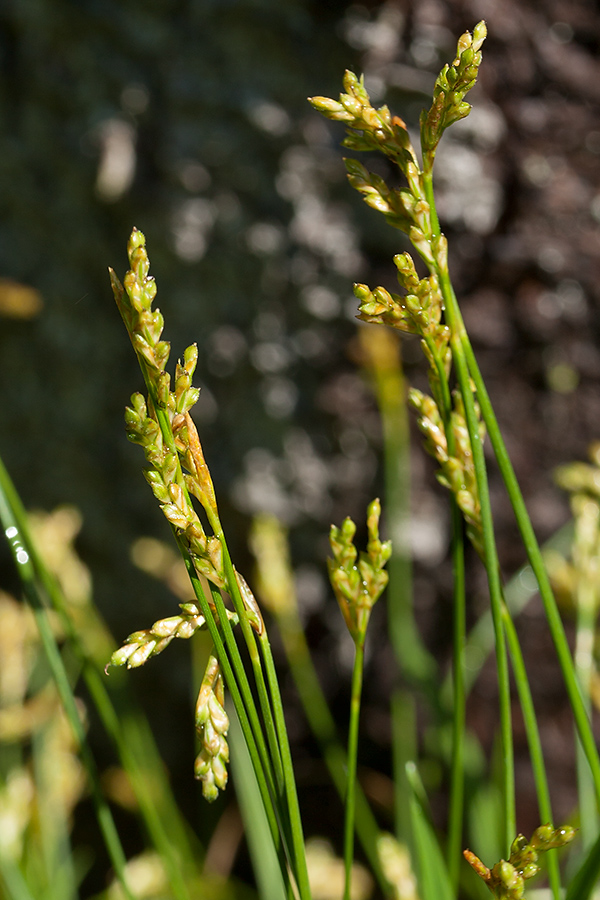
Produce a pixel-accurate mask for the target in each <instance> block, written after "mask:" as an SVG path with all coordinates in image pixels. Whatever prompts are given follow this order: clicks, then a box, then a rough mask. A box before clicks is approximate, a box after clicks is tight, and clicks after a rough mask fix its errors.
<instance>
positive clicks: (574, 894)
mask: <svg viewBox="0 0 600 900" xmlns="http://www.w3.org/2000/svg"><path fill="white" fill-rule="evenodd" d="M599 882H600V837H598V839H597V840H596V843H595V844H594V845H593V846H592V847H591V848H590V851H589V853H588V854H587V856H586V858H585V860H584V862H583V863H582V865H581V866H580V867H579V870H578V871H577V874H576V875H575V876H574V878H573V879H572V880H571V882H570V884H569V885H568V887H567V893H566V895H565V900H589V898H590V897H591V896H592V893H593V891H594V890H595V889H596V888H597V887H598V883H599Z"/></svg>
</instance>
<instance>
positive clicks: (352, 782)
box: [344, 638, 364, 900]
mask: <svg viewBox="0 0 600 900" xmlns="http://www.w3.org/2000/svg"><path fill="white" fill-rule="evenodd" d="M355 646H356V653H355V657H354V670H353V672H352V694H351V697H350V727H349V732H348V776H347V781H346V818H345V824H344V867H345V873H346V877H345V883H344V900H350V892H351V886H352V863H353V860H354V818H355V815H356V763H357V756H358V724H359V719H360V698H361V693H362V680H363V668H364V638H363V639H362V641H357V642H356V644H355Z"/></svg>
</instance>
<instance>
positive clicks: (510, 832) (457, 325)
mask: <svg viewBox="0 0 600 900" xmlns="http://www.w3.org/2000/svg"><path fill="white" fill-rule="evenodd" d="M423 185H424V189H425V194H426V197H427V200H428V202H429V205H430V210H431V221H432V230H433V235H434V237H439V235H440V228H439V222H438V218H437V213H436V209H435V199H434V194H433V182H432V178H431V171H429V172H425V173H423ZM436 269H437V272H436V274H437V276H438V280H439V284H440V289H441V292H442V296H443V298H444V305H445V310H446V321H447V323H448V326H449V328H450V332H451V337H450V347H451V350H452V360H453V362H454V367H455V370H456V377H457V380H458V384H459V387H460V392H461V395H462V399H463V404H464V408H465V419H466V423H467V428H468V431H469V437H470V441H471V449H472V453H473V464H474V467H475V476H476V480H477V490H478V494H479V503H480V507H481V520H482V529H483V549H484V564H485V568H486V572H487V577H488V584H489V589H490V601H491V608H492V618H493V621H494V635H495V642H496V668H497V673H498V692H499V705H500V735H501V744H502V772H503V775H502V781H503V800H504V834H505V840H506V849H507V852H508V848H509V847H510V843H511V841H512V840H513V837H514V835H515V834H516V809H515V780H514V759H513V740H512V721H511V701H510V681H509V674H508V659H507V653H506V642H505V636H504V629H503V626H502V586H501V582H500V573H499V568H498V556H497V552H496V541H495V537H494V521H493V517H492V509H491V503H490V496H489V487H488V480H487V469H486V464H485V457H484V454H483V445H482V442H481V438H480V435H479V422H478V419H477V414H476V411H475V401H474V399H473V392H472V390H471V383H470V379H469V370H468V367H467V359H466V356H465V351H464V347H463V340H462V337H463V334H464V333H465V331H464V324H463V322H462V317H461V315H460V310H459V308H458V303H457V300H456V296H455V294H454V290H453V288H452V284H451V282H450V276H449V273H448V269H447V266H445V265H444V266H442V265H437V266H436Z"/></svg>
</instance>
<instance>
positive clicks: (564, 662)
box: [463, 331, 600, 806]
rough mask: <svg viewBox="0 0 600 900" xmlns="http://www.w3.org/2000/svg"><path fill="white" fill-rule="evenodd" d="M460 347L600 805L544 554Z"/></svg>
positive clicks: (583, 713)
mask: <svg viewBox="0 0 600 900" xmlns="http://www.w3.org/2000/svg"><path fill="white" fill-rule="evenodd" d="M463 348H464V353H465V357H466V359H467V362H468V365H469V374H470V375H471V377H472V379H473V382H474V383H475V387H476V390H477V398H478V401H479V405H480V407H481V415H482V418H483V421H484V422H485V425H486V428H487V433H488V435H489V438H490V443H491V445H492V448H493V450H494V454H495V457H496V461H497V463H498V468H499V469H500V472H501V474H502V479H503V481H504V484H505V485H506V490H507V493H508V496H509V498H510V502H511V505H512V508H513V512H514V514H515V519H516V521H517V525H518V527H519V531H520V533H521V538H522V540H523V546H524V547H525V551H526V553H527V558H528V560H529V563H530V565H531V568H532V569H533V573H534V575H535V578H536V581H537V583H538V586H539V589H540V597H541V600H542V603H543V606H544V611H545V613H546V619H547V621H548V627H549V629H550V634H551V636H552V640H553V643H554V647H555V649H556V655H557V657H558V661H559V664H560V667H561V671H562V675H563V679H564V682H565V687H566V689H567V694H568V696H569V703H570V705H571V709H572V710H573V717H574V719H575V725H576V728H577V733H578V735H579V738H580V740H581V744H582V747H583V750H584V753H585V756H586V759H587V761H588V765H589V767H590V772H591V775H592V779H593V783H594V793H595V795H596V803H597V805H598V806H600V756H599V754H598V748H597V746H596V741H595V738H594V734H593V731H592V726H591V722H590V717H589V715H588V713H587V709H586V704H585V699H584V697H583V696H582V693H581V687H580V685H579V682H578V679H577V674H576V672H575V666H574V663H573V658H572V656H571V651H570V648H569V644H568V641H567V637H566V634H565V629H564V626H563V623H562V620H561V618H560V613H559V611H558V606H557V604H556V599H555V597H554V594H553V592H552V587H551V585H550V579H549V577H548V572H547V570H546V566H545V563H544V559H543V555H542V552H541V550H540V546H539V544H538V541H537V538H536V535H535V532H534V530H533V526H532V524H531V519H530V518H529V513H528V512H527V507H526V506H525V501H524V499H523V494H522V492H521V488H520V486H519V483H518V481H517V477H516V475H515V471H514V468H513V465H512V462H511V460H510V457H509V455H508V452H507V450H506V445H505V443H504V439H503V437H502V434H501V432H500V428H499V426H498V422H497V419H496V415H495V413H494V410H493V407H492V404H491V402H490V398H489V395H488V393H487V389H486V387H485V384H484V381H483V378H482V377H481V372H480V371H479V367H478V365H477V360H476V359H475V355H474V353H473V350H472V348H471V345H470V342H469V340H468V337H467V335H466V331H465V332H464V336H463Z"/></svg>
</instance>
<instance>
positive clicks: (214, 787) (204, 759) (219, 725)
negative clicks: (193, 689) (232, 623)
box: [194, 653, 229, 802]
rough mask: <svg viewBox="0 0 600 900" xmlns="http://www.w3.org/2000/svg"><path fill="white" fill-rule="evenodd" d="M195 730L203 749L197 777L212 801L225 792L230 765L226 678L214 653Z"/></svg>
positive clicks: (202, 689)
mask: <svg viewBox="0 0 600 900" xmlns="http://www.w3.org/2000/svg"><path fill="white" fill-rule="evenodd" d="M196 731H197V734H198V738H199V739H200V744H201V748H202V749H201V750H200V753H199V754H198V756H197V757H196V761H195V763H194V775H195V776H196V778H198V779H199V780H200V781H201V782H202V794H203V796H204V797H205V799H206V800H209V801H211V802H212V801H213V800H216V799H217V797H218V795H219V791H223V790H225V787H226V785H227V763H228V762H229V745H228V744H227V732H228V731H229V718H228V717H227V713H226V712H225V690H224V685H223V676H222V674H221V670H220V668H219V661H218V659H217V658H216V656H215V655H214V654H212V653H211V655H210V658H209V660H208V665H207V666H206V671H205V673H204V678H203V679H202V684H201V686H200V692H199V694H198V700H197V701H196Z"/></svg>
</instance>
